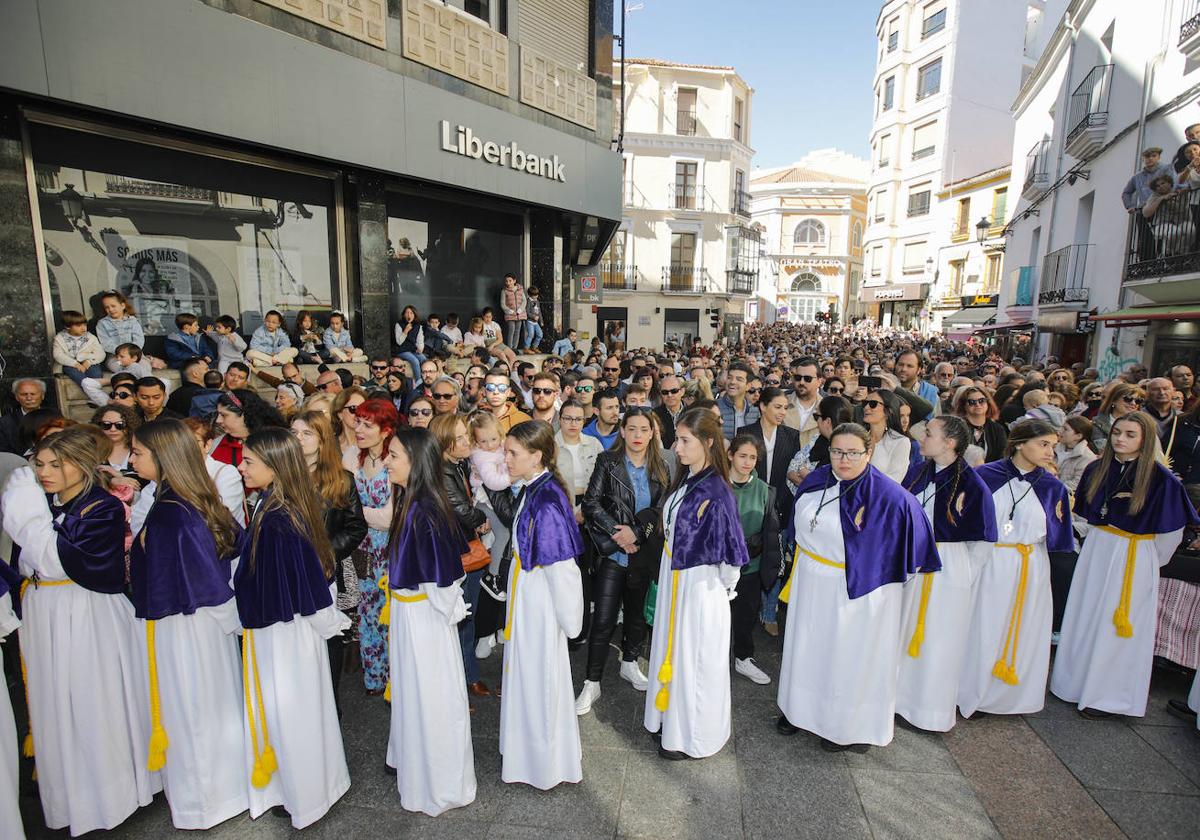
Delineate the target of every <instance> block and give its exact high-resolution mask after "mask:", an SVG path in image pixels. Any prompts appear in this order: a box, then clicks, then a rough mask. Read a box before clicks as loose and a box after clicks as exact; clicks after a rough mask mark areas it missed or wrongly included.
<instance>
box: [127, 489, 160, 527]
mask: <svg viewBox="0 0 1200 840" xmlns="http://www.w3.org/2000/svg"><path fill="white" fill-rule="evenodd" d="M156 492H158V482H156V481H151V482H148V483H147V484H146V486H145V487H143V488H142V489H141V490H139V491H138V492H137V493H136V494H135V496H134V499H133V504H132V505H131V506H130V508H129V533H131V534H133V535H134V536H135V537H136V536H137V535H138V533H139V532H140V531H141V530H142V526H143V525H145V524H146V516H147V515H148V514H149V513H150V508H152V507H154V494H155V493H156Z"/></svg>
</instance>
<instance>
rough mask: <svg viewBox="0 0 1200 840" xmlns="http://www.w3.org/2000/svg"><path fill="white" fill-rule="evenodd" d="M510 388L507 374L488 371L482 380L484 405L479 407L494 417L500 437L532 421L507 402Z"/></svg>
mask: <svg viewBox="0 0 1200 840" xmlns="http://www.w3.org/2000/svg"><path fill="white" fill-rule="evenodd" d="M512 388H513V384H512V380H511V379H509V378H508V376H507V374H505V373H504V371H501V370H496V369H494V368H493V369H492V370H490V371H488V375H487V376H486V377H485V378H484V380H483V402H484V404H483V405H482V406H480V407H481V408H485V409H487V410H488V411H490V412H492V414H494V415H495V416H496V422H497V423H498V424H499V425H500V434H502V435H506V434H508V430H509V429H511V428H512V427H513V426H515V425H517V424H518V423H524V422H525V421H526V420H530V419H532V418H530V416H529V415H528V414H526V413H525V412H524V411H521V410H520V409H519V408H516V407H514V406H513V405H512V403H510V402H509V401H508V395H509V392H510V391H511V390H512Z"/></svg>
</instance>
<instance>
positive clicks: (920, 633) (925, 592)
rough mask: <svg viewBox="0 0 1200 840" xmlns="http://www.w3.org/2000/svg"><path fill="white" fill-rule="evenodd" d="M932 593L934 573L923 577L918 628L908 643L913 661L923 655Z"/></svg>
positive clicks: (918, 610) (925, 574)
mask: <svg viewBox="0 0 1200 840" xmlns="http://www.w3.org/2000/svg"><path fill="white" fill-rule="evenodd" d="M931 592H933V573H932V572H925V573H924V574H922V575H921V605H920V606H919V607H918V608H917V626H916V629H914V630H913V634H912V639H911V640H910V641H909V643H908V655H909V656H911V657H912V658H913V659H916V658H918V657H919V656H920V655H921V645H923V644H924V643H925V612H926V610H928V609H929V595H930V593H931Z"/></svg>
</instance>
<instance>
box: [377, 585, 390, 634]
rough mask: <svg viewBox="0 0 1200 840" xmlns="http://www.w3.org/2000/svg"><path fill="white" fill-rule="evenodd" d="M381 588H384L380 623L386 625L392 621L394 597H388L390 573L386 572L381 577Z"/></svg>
mask: <svg viewBox="0 0 1200 840" xmlns="http://www.w3.org/2000/svg"><path fill="white" fill-rule="evenodd" d="M379 588H380V589H382V590H383V607H382V608H381V609H380V610H379V623H380V625H381V626H383V627H386V626H388V625H389V624H391V623H392V599H391V598H389V597H388V592H389V591H390V590H389V589H388V575H387V572H384V573H383V575H382V576H381V577H380V578H379Z"/></svg>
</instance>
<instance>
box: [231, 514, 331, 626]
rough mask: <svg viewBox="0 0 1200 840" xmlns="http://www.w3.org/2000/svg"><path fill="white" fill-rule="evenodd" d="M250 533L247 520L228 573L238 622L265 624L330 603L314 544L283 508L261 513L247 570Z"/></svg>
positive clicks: (251, 527) (309, 613) (256, 624)
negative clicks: (233, 565) (235, 561)
mask: <svg viewBox="0 0 1200 840" xmlns="http://www.w3.org/2000/svg"><path fill="white" fill-rule="evenodd" d="M260 504H265V502H260ZM253 533H254V525H253V524H251V525H250V527H249V528H247V529H246V531H245V536H244V538H243V540H242V553H241V559H240V560H239V561H238V567H237V572H236V573H235V574H234V576H233V592H234V594H235V595H236V596H237V607H238V616H239V617H240V618H241V621H242V626H243V627H245V628H248V629H250V630H257V629H259V628H262V627H270V626H271V625H272V624H277V623H279V622H281V621H291V620H292V619H293V618H295V617H296V616H297V615H313V614H314V613H316V612H317V611H318V610H322V609H324V608H325V607H328V606H329V605H330V604H332V603H333V596H331V595H330V594H329V582H328V581H327V580H326V579H325V572H324V570H322V568H321V560H320V558H319V557H317V552H316V549H314V548H313V545H312V542H310V541H309V539H308V538H307V537H305V536H304V535H303V534H301V533H300V532H299V531H298V530H297V529H296V526H295V525H294V524H292V519H291V517H290V516H288V514H287V511H285V510H280V509H276V510H270V511H267V512H266V513H264V514H263V516H262V523H261V524H260V526H259V532H258V548H257V550H256V551H255V554H254V570H253V571H251V570H250V549H251V538H252V535H253Z"/></svg>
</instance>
